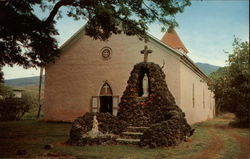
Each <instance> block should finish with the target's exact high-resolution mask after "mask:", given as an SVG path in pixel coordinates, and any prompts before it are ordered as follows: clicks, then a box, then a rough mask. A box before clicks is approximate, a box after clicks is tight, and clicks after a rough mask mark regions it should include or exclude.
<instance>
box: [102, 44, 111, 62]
mask: <svg viewBox="0 0 250 159" xmlns="http://www.w3.org/2000/svg"><path fill="white" fill-rule="evenodd" d="M111 53H112V50H111V48H109V47H104V48H102V50H101V54H102V57H103V59H105V60H107V59H110V58H111Z"/></svg>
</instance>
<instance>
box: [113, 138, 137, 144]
mask: <svg viewBox="0 0 250 159" xmlns="http://www.w3.org/2000/svg"><path fill="white" fill-rule="evenodd" d="M116 141H119V142H125V143H138V142H140V141H141V140H140V139H127V138H117V139H116Z"/></svg>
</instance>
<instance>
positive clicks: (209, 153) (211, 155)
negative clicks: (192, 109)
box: [189, 127, 223, 159]
mask: <svg viewBox="0 0 250 159" xmlns="http://www.w3.org/2000/svg"><path fill="white" fill-rule="evenodd" d="M208 132H209V134H210V136H211V140H212V142H211V143H210V144H209V146H208V147H207V148H206V149H205V150H204V151H202V152H200V153H197V154H196V155H195V156H191V158H189V159H215V158H217V156H218V154H219V152H220V150H221V148H222V147H223V141H222V140H221V139H220V137H219V136H218V135H217V134H216V132H215V129H214V128H213V127H209V128H208Z"/></svg>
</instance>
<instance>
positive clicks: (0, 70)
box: [0, 66, 4, 83]
mask: <svg viewBox="0 0 250 159" xmlns="http://www.w3.org/2000/svg"><path fill="white" fill-rule="evenodd" d="M3 81H4V78H3V71H2V67H1V66H0V83H3Z"/></svg>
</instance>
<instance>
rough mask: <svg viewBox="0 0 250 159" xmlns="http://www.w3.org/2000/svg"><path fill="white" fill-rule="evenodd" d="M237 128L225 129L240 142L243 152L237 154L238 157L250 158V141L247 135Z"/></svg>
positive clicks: (242, 158) (241, 158) (240, 158)
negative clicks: (243, 134)
mask: <svg viewBox="0 0 250 159" xmlns="http://www.w3.org/2000/svg"><path fill="white" fill-rule="evenodd" d="M236 130H237V129H233V128H229V129H225V131H226V132H227V133H228V134H229V135H230V136H232V137H234V138H235V139H236V140H237V141H238V142H239V143H240V149H241V153H240V154H239V156H237V159H249V158H250V145H249V144H250V141H249V139H247V138H246V137H243V136H241V135H239V133H238V132H237V131H236Z"/></svg>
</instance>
